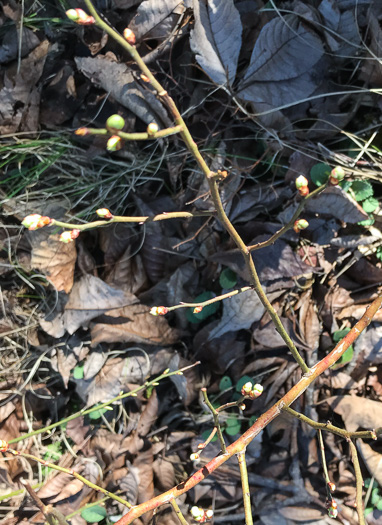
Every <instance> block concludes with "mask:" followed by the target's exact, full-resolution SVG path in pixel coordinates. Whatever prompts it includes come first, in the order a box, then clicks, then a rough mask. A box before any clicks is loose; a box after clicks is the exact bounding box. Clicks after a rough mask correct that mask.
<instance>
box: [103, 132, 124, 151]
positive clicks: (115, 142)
mask: <svg viewBox="0 0 382 525" xmlns="http://www.w3.org/2000/svg"><path fill="white" fill-rule="evenodd" d="M121 148H122V140H121V137H118V135H113V136H112V137H110V138H109V140H108V141H107V144H106V149H107V151H118V150H120V149H121Z"/></svg>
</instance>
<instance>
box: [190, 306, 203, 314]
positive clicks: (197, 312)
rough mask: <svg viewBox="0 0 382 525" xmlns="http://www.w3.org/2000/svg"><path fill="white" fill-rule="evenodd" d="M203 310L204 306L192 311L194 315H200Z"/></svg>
mask: <svg viewBox="0 0 382 525" xmlns="http://www.w3.org/2000/svg"><path fill="white" fill-rule="evenodd" d="M202 310H203V306H196V307H195V308H194V309H193V310H192V313H194V314H199V313H200V312H201V311H202Z"/></svg>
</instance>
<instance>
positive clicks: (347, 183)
mask: <svg viewBox="0 0 382 525" xmlns="http://www.w3.org/2000/svg"><path fill="white" fill-rule="evenodd" d="M339 185H340V186H341V188H342V189H343V190H344V191H349V190H350V188H351V181H350V180H343V181H342V182H340V184H339Z"/></svg>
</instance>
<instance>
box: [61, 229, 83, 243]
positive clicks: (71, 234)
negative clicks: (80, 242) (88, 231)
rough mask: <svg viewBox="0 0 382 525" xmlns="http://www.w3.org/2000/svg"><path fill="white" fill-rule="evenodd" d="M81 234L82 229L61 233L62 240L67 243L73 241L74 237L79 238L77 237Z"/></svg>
mask: <svg viewBox="0 0 382 525" xmlns="http://www.w3.org/2000/svg"><path fill="white" fill-rule="evenodd" d="M79 234H80V230H71V231H66V232H62V233H61V235H60V239H59V240H60V241H61V242H64V243H65V244H68V243H69V242H73V241H74V239H77V237H78V236H79Z"/></svg>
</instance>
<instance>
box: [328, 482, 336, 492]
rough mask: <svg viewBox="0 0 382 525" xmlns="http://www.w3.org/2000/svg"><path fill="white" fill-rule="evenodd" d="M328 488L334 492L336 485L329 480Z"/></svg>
mask: <svg viewBox="0 0 382 525" xmlns="http://www.w3.org/2000/svg"><path fill="white" fill-rule="evenodd" d="M328 488H329V490H330V492H334V491H335V490H336V485H335V484H334V483H333V482H332V481H329V483H328Z"/></svg>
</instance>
